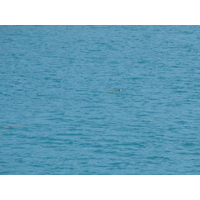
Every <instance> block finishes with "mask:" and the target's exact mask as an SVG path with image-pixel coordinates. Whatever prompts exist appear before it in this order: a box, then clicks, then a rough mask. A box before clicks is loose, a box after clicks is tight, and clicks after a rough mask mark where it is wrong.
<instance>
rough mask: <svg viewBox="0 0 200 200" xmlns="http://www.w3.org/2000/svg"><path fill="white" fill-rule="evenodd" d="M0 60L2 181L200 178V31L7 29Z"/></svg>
mask: <svg viewBox="0 0 200 200" xmlns="http://www.w3.org/2000/svg"><path fill="white" fill-rule="evenodd" d="M0 53H1V54H0V127H1V128H0V174H63V175H64V174H93V175H94V174H122V175H125V174H129V175H131V174H183V175H185V174H200V128H199V125H200V100H199V99H200V26H0ZM118 89H122V91H119V92H112V91H110V92H105V91H108V90H118Z"/></svg>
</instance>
